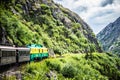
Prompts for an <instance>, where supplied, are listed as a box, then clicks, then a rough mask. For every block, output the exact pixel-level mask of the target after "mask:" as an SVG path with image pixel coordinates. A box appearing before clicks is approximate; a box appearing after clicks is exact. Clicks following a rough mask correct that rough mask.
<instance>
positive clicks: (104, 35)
mask: <svg viewBox="0 0 120 80" xmlns="http://www.w3.org/2000/svg"><path fill="white" fill-rule="evenodd" d="M97 39H98V40H99V41H100V43H101V45H102V47H103V50H104V51H111V52H116V53H120V17H119V18H118V19H116V20H115V21H114V22H113V23H110V24H108V25H107V26H106V27H105V28H104V29H103V30H102V31H100V32H99V33H98V34H97Z"/></svg>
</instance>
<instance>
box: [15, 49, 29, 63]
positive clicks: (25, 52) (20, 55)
mask: <svg viewBox="0 0 120 80" xmlns="http://www.w3.org/2000/svg"><path fill="white" fill-rule="evenodd" d="M16 51H17V53H16V54H17V56H16V59H17V62H18V63H20V62H26V61H30V49H29V48H22V47H18V48H16Z"/></svg>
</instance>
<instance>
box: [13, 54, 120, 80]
mask: <svg viewBox="0 0 120 80" xmlns="http://www.w3.org/2000/svg"><path fill="white" fill-rule="evenodd" d="M85 56H86V55H85V54H66V55H63V56H62V57H59V58H49V59H46V60H43V61H41V62H32V63H30V64H28V65H26V66H24V67H23V70H22V71H23V75H22V79H23V80H31V79H34V80H113V79H114V80H118V79H119V78H120V58H119V57H118V56H116V55H114V54H110V53H102V54H98V53H93V55H92V56H89V57H88V59H86V57H85ZM13 80H14V79H13Z"/></svg>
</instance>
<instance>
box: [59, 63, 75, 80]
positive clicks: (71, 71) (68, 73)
mask: <svg viewBox="0 0 120 80" xmlns="http://www.w3.org/2000/svg"><path fill="white" fill-rule="evenodd" d="M61 73H62V75H63V76H64V77H68V78H73V77H75V75H76V74H77V70H76V68H75V67H74V66H72V65H66V66H64V67H63V69H62V70H61Z"/></svg>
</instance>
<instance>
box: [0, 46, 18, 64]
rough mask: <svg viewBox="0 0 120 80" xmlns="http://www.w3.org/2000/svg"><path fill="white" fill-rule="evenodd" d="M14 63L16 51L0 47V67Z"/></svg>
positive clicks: (12, 48)
mask: <svg viewBox="0 0 120 80" xmlns="http://www.w3.org/2000/svg"><path fill="white" fill-rule="evenodd" d="M12 63H16V49H15V48H14V47H7V46H0V66H2V65H7V64H12Z"/></svg>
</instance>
